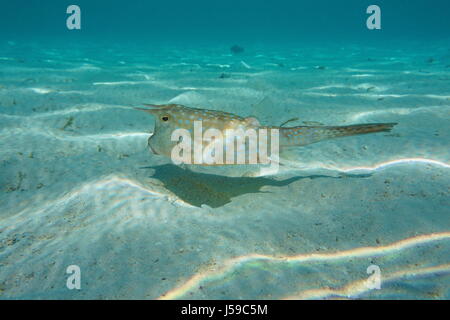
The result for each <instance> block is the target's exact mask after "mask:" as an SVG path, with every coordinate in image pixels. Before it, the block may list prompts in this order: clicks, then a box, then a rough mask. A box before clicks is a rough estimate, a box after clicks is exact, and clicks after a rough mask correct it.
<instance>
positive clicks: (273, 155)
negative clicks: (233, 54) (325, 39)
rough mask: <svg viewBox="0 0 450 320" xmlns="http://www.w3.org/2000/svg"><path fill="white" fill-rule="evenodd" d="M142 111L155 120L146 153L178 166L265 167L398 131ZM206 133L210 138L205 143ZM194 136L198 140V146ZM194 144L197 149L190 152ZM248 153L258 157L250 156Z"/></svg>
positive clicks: (191, 111) (176, 109) (193, 111)
mask: <svg viewBox="0 0 450 320" xmlns="http://www.w3.org/2000/svg"><path fill="white" fill-rule="evenodd" d="M145 106H146V107H148V108H136V109H138V110H142V111H145V112H147V113H150V114H151V115H153V116H154V117H155V128H154V131H153V134H152V135H151V136H150V138H149V139H148V146H149V148H150V150H151V151H152V152H153V153H154V154H158V155H163V156H166V157H170V158H171V159H172V161H174V155H175V156H177V155H178V154H179V153H184V154H183V156H182V157H181V159H182V160H181V161H180V158H179V157H178V158H177V160H176V161H174V162H175V163H176V164H180V163H186V164H194V165H222V164H267V163H268V162H270V161H279V149H283V148H289V147H297V146H305V145H308V144H311V143H316V142H319V141H323V140H327V139H333V138H338V137H345V136H353V135H360V134H367V133H376V132H386V131H390V130H391V129H392V128H393V127H394V126H395V125H396V123H367V124H354V125H346V126H319V125H314V126H295V127H282V126H263V125H261V124H260V122H259V121H258V119H256V118H254V117H246V118H245V117H241V116H238V115H235V114H232V113H228V112H222V111H215V110H206V109H197V108H189V107H186V106H183V105H178V104H167V105H145ZM180 129H181V130H180ZM210 129H212V130H213V132H214V134H210V135H208V137H205V136H206V133H207V132H208V131H211V130H210ZM198 130H200V131H201V132H200V134H199V133H198V132H196V131H198ZM176 132H182V133H184V134H185V135H188V137H187V138H189V137H190V138H191V139H192V140H190V141H189V143H187V142H186V140H187V139H186V136H185V135H184V136H180V135H179V134H174V133H176ZM230 132H231V133H230ZM236 132H238V134H236ZM252 132H255V133H256V139H257V142H256V143H253V142H252V140H251V138H254V136H255V134H253V135H252ZM195 136H197V138H199V137H200V140H198V139H196V138H195ZM218 136H221V138H222V139H223V141H222V142H221V143H217V142H220V139H219V138H218ZM192 141H193V143H192ZM183 143H184V144H185V145H184V146H185V147H188V148H182V149H180V148H179V145H180V144H183ZM235 143H236V144H235ZM239 143H240V146H239ZM195 144H197V146H193V145H195ZM180 150H181V152H180ZM205 150H208V152H209V153H208V154H209V156H210V157H209V158H208V157H206V158H208V159H207V161H205V160H204V158H205ZM252 151H253V153H256V156H255V155H254V154H253V155H252ZM230 152H231V156H230ZM199 154H201V156H199ZM217 155H218V157H216V156H217ZM202 156H203V157H202ZM183 159H184V161H183ZM199 159H200V161H198V160H199ZM202 159H203V160H202ZM221 159H222V161H221ZM242 161H244V162H242ZM255 161H256V162H255Z"/></svg>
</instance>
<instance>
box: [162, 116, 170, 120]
mask: <svg viewBox="0 0 450 320" xmlns="http://www.w3.org/2000/svg"><path fill="white" fill-rule="evenodd" d="M161 120H162V121H169V116H162V117H161Z"/></svg>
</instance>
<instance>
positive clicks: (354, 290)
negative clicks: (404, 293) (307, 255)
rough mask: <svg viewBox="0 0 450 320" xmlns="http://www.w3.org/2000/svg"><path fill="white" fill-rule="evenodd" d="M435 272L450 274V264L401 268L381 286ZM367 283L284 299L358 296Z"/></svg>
mask: <svg viewBox="0 0 450 320" xmlns="http://www.w3.org/2000/svg"><path fill="white" fill-rule="evenodd" d="M437 274H450V264H443V265H438V266H433V267H428V268H420V269H413V270H401V271H397V272H393V273H392V274H388V275H385V274H383V275H382V277H381V288H382V287H383V286H385V285H386V284H388V283H390V282H394V281H401V280H404V279H411V278H419V277H426V276H434V275H437ZM372 290H374V289H372V288H371V287H370V286H369V285H368V279H361V280H357V281H354V282H351V283H349V284H347V285H345V286H343V287H341V288H337V289H333V288H318V289H309V290H304V291H302V292H299V293H297V294H295V295H291V296H288V297H285V298H283V299H285V300H306V299H327V298H347V299H349V298H350V299H351V298H358V297H359V296H361V295H362V294H365V293H368V292H369V291H372Z"/></svg>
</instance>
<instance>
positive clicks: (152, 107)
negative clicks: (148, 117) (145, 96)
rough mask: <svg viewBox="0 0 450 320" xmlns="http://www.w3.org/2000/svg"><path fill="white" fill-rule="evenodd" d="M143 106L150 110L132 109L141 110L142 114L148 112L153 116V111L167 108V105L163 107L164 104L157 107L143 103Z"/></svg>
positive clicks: (156, 105)
mask: <svg viewBox="0 0 450 320" xmlns="http://www.w3.org/2000/svg"><path fill="white" fill-rule="evenodd" d="M143 105H144V106H146V107H148V108H150V109H145V108H138V107H135V108H134V109H136V110H141V111H144V112H148V113H150V114H154V113H155V111H159V110H161V109H164V108H166V107H167V105H164V104H161V105H158V104H146V103H143Z"/></svg>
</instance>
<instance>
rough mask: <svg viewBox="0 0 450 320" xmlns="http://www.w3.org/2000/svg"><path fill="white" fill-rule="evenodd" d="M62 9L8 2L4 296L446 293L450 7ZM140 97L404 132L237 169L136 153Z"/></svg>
mask: <svg viewBox="0 0 450 320" xmlns="http://www.w3.org/2000/svg"><path fill="white" fill-rule="evenodd" d="M70 4H72V3H65V2H64V1H57V2H56V1H53V2H52V1H47V2H45V5H43V4H42V1H40V2H38V1H26V2H20V1H19V2H14V3H8V4H2V7H3V10H1V14H0V35H1V38H0V130H1V131H0V136H1V139H0V141H1V142H0V143H1V144H0V147H1V148H0V152H1V158H0V159H1V169H2V170H1V171H0V182H1V191H0V208H1V209H2V210H1V211H0V298H2V299H24V298H31V299H49V298H50V299H98V298H100V299H119V298H120V299H157V298H167V299H245V298H251V299H330V298H331V299H333V298H348V299H449V298H450V290H449V288H450V255H449V253H450V250H449V249H450V219H449V205H450V201H449V199H450V197H449V192H450V184H449V182H450V176H449V173H450V172H449V168H450V152H449V150H450V148H449V146H450V145H449V141H450V121H449V119H450V117H449V116H450V45H449V43H450V42H449V30H450V28H449V27H450V22H449V21H448V19H446V17H445V15H446V14H447V12H448V9H449V8H448V4H447V3H445V2H444V1H434V2H433V4H434V5H433V6H431V5H430V4H429V3H427V2H425V1H410V2H408V5H407V6H406V5H404V4H402V3H401V1H389V2H387V1H379V2H378V3H377V4H378V5H379V6H380V8H381V12H382V15H381V19H382V20H381V21H382V22H381V26H382V29H381V30H368V29H367V27H366V19H367V17H368V16H369V15H368V14H366V12H365V11H366V8H367V6H368V5H370V4H372V3H371V2H368V1H346V5H345V7H344V6H339V5H338V4H336V3H334V4H332V2H331V1H315V2H314V4H308V3H306V2H303V1H296V2H287V1H281V2H280V1H278V2H276V3H275V2H265V3H264V4H260V3H257V2H253V1H247V2H245V4H239V3H238V2H233V1H232V2H227V3H221V4H214V3H212V2H211V1H209V2H206V1H202V2H191V3H188V2H176V1H173V2H170V3H165V4H161V3H157V2H153V1H151V2H148V1H131V2H130V3H127V5H126V6H125V4H124V3H122V2H119V1H95V2H94V1H89V2H88V1H78V3H77V4H78V5H79V6H80V8H81V13H82V15H81V16H82V18H81V19H82V20H81V21H82V22H81V30H72V31H69V30H67V28H66V25H65V22H66V21H65V20H66V18H67V16H68V15H67V14H66V13H65V12H66V8H67V6H68V5H70ZM233 45H239V46H241V47H243V48H244V51H243V52H241V53H233V52H232V51H231V50H230V48H231V47H232V46H233ZM142 103H154V104H167V103H177V104H182V105H186V106H189V107H195V108H207V109H213V110H221V111H226V112H232V113H235V114H238V115H240V116H245V117H247V116H254V117H256V118H258V119H259V120H260V122H261V123H262V124H264V125H280V124H281V123H283V122H285V121H287V120H289V119H293V118H298V120H296V122H295V123H292V125H321V124H323V125H349V124H358V123H373V122H397V123H398V125H397V126H396V127H395V128H394V129H393V130H392V131H391V132H389V133H377V134H371V135H363V136H355V137H346V138H342V139H336V140H329V141H323V142H320V143H317V144H312V145H308V146H305V147H301V148H297V149H295V150H290V154H289V157H288V159H286V162H284V163H283V165H282V166H281V167H280V170H279V171H278V172H267V171H258V172H257V173H255V172H252V174H248V172H247V171H248V170H249V169H248V168H237V169H234V168H233V169H230V168H229V167H225V168H222V167H212V168H211V167H210V168H195V167H194V168H192V167H188V168H185V167H179V166H175V165H173V164H172V163H171V161H170V159H167V158H164V157H162V156H158V155H154V154H152V153H151V152H150V151H149V150H148V148H147V140H148V138H149V136H150V135H151V133H152V130H153V126H154V119H153V118H152V117H151V116H149V115H146V114H144V113H142V112H139V111H136V110H134V109H132V108H130V107H133V106H142ZM71 265H76V266H79V268H80V270H81V289H79V290H78V289H74V290H70V289H68V287H67V286H66V283H67V279H68V277H69V276H70V274H68V273H66V269H67V267H68V266H71ZM370 266H372V268H373V267H375V268H378V269H377V270H379V271H380V281H381V282H380V289H377V288H374V287H373V286H371V285H370V283H369V282H368V280H367V279H368V278H369V276H370V274H368V273H367V268H369V267H370Z"/></svg>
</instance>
